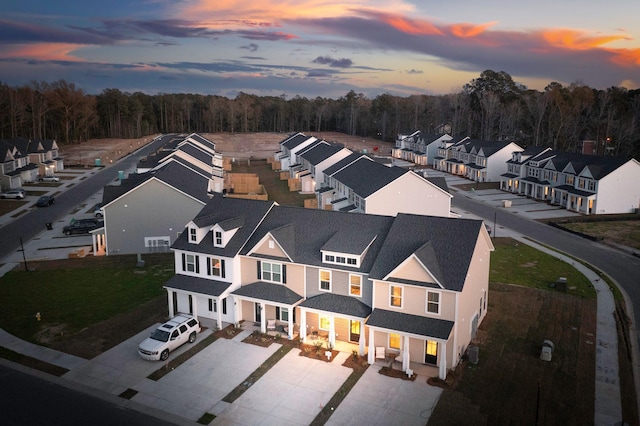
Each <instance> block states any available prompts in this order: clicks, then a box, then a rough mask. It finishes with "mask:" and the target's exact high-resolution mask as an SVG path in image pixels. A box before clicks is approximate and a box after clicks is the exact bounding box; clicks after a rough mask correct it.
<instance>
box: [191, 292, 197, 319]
mask: <svg viewBox="0 0 640 426" xmlns="http://www.w3.org/2000/svg"><path fill="white" fill-rule="evenodd" d="M191 297H192V299H191V305H192V308H193V317H194V318H198V296H196V295H195V294H193V295H191Z"/></svg>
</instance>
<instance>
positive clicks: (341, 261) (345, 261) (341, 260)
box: [336, 256, 347, 263]
mask: <svg viewBox="0 0 640 426" xmlns="http://www.w3.org/2000/svg"><path fill="white" fill-rule="evenodd" d="M336 263H347V259H345V258H344V256H336Z"/></svg>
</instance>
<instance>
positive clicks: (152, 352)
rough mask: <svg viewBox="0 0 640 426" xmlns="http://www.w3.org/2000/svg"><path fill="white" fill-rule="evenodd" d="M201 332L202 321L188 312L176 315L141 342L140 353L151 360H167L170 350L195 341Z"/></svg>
mask: <svg viewBox="0 0 640 426" xmlns="http://www.w3.org/2000/svg"><path fill="white" fill-rule="evenodd" d="M199 332H200V323H199V322H198V320H197V319H196V318H194V317H193V316H191V315H187V314H179V315H176V316H175V317H173V318H171V319H170V320H169V321H167V322H165V323H164V324H162V325H161V326H160V327H158V328H157V329H155V330H154V331H153V333H151V336H149V337H147V338H146V339H144V340H143V341H142V343H140V345H139V346H138V354H140V356H141V357H142V358H144V359H146V360H149V361H157V360H161V361H166V360H167V358H169V352H171V351H174V350H176V349H178V348H179V347H180V346H182V345H183V344H185V343H187V342H189V343H193V342H195V341H196V335H197V334H198V333H199Z"/></svg>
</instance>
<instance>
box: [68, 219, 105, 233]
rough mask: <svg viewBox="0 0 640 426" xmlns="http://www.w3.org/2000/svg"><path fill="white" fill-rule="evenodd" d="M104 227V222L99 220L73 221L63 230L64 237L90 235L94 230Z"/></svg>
mask: <svg viewBox="0 0 640 426" xmlns="http://www.w3.org/2000/svg"><path fill="white" fill-rule="evenodd" d="M103 225H104V221H102V220H99V219H75V220H72V221H71V223H70V224H69V225H67V226H65V227H64V228H62V233H63V234H64V235H71V234H88V233H89V232H91V231H93V230H94V229H98V228H101V227H102V226H103Z"/></svg>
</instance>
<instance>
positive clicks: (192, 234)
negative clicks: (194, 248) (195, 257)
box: [189, 228, 198, 243]
mask: <svg viewBox="0 0 640 426" xmlns="http://www.w3.org/2000/svg"><path fill="white" fill-rule="evenodd" d="M197 232H198V231H197V229H196V228H189V242H191V243H195V242H197V241H198V234H197Z"/></svg>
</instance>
